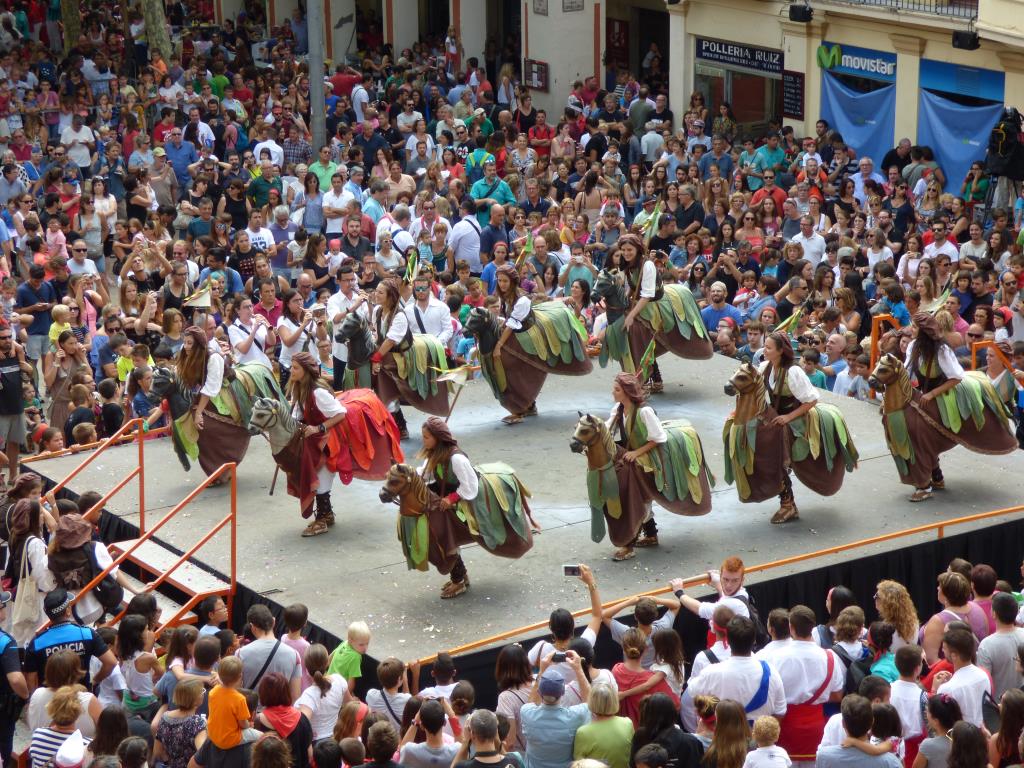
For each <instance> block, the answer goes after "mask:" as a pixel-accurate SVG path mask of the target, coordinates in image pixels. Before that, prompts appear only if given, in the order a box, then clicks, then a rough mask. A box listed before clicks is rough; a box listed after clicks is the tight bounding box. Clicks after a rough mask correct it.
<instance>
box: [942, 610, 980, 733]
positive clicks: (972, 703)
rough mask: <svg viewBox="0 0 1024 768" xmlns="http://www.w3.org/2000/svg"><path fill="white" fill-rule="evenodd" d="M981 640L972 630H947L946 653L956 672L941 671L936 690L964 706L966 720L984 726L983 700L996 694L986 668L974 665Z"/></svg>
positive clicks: (944, 649) (963, 712)
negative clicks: (985, 696) (978, 640)
mask: <svg viewBox="0 0 1024 768" xmlns="http://www.w3.org/2000/svg"><path fill="white" fill-rule="evenodd" d="M976 647H977V643H976V641H975V639H974V635H973V634H971V631H970V630H969V629H947V630H946V634H945V635H943V637H942V652H943V654H945V656H946V659H947V660H948V661H950V662H951V663H952V664H953V673H952V674H950V673H949V672H939V673H938V674H937V675H935V682H936V683H939V687H938V690H936V693H940V694H941V693H948V694H949V695H950V696H952V697H953V698H954V699H956V703H957V704H959V705H960V712H961V713H962V714H963V716H964V720H966V721H967V722H969V723H971V724H972V725H976V726H978V727H979V728H980V727H981V726H982V725H984V721H983V718H982V715H981V700H982V697H983V696H984V694H985V691H988V692H989V693H990V694H991V693H992V681H991V680H989V677H988V675H987V674H986V673H985V670H983V669H981V667H978V666H976V665H975V664H974V659H975V653H976Z"/></svg>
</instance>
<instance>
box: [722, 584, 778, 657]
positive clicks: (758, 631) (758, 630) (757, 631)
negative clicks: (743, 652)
mask: <svg viewBox="0 0 1024 768" xmlns="http://www.w3.org/2000/svg"><path fill="white" fill-rule="evenodd" d="M730 597H732V598H733V599H734V600H739V601H740V602H741V603H743V604H744V605H745V606H747V612H748V613H749V614H750V620H751V621H752V622H754V650H755V651H760V650H761V649H762V648H764V647H765V646H766V645H768V643H770V642H771V641H772V638H771V635H769V634H768V628H767V627H766V626H765V624H764V622H763V621H761V615H760V614H759V613H758V612H757V606H756V605H754V599H753V598H752V597H749V596H747V597H744V596H743V595H730Z"/></svg>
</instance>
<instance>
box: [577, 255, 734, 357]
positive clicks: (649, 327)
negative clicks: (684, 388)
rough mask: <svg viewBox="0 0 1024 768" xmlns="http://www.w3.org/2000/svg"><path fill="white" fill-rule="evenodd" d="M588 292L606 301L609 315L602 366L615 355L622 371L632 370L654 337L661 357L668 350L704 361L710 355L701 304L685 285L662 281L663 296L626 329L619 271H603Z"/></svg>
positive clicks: (623, 289)
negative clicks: (699, 305)
mask: <svg viewBox="0 0 1024 768" xmlns="http://www.w3.org/2000/svg"><path fill="white" fill-rule="evenodd" d="M591 296H592V298H593V300H594V301H598V300H601V299H603V300H604V303H605V309H606V311H607V316H608V329H607V330H606V331H605V335H604V343H603V344H602V345H601V355H600V358H599V360H600V363H601V367H602V368H603V367H605V366H606V365H608V361H609V360H615V361H617V362H618V363H619V365H621V366H622V370H624V371H626V372H627V373H636V371H637V366H638V365H639V363H640V359H641V357H642V356H643V354H644V351H645V350H646V349H647V345H648V344H650V342H651V339H654V340H655V341H656V342H657V347H656V348H655V354H656V355H657V356H659V357H660V356H661V355H663V354H665V353H666V352H671V353H672V354H674V355H678V356H679V357H682V358H685V359H687V360H708V359H710V358H711V355H712V354H714V347H713V346H712V343H711V337H710V336H709V335H708V332H707V329H706V328H705V327H704V321H703V320H702V319H701V316H700V308H699V307H698V306H697V302H696V301H694V299H693V294H691V293H690V289H689V288H687V287H686V286H685V285H680V284H676V283H671V284H668V285H665V286H664V287H663V289H662V295H661V298H659V299H654V300H651V301H649V302H648V303H647V305H646V306H645V307H644V308H643V309H642V310H640V314H639V315H637V318H636V322H634V323H633V325H632V326H631V327H630V329H629V330H628V331H627V330H626V315H627V314H629V311H630V308H631V307H632V303H631V301H630V296H629V293H628V289H627V286H626V279H625V276H624V275H623V273H622V272H620V271H619V270H616V269H612V270H608V269H603V270H601V272H600V273H599V274H598V276H597V279H596V281H595V282H594V287H593V289H592V291H591Z"/></svg>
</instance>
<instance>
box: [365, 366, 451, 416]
mask: <svg viewBox="0 0 1024 768" xmlns="http://www.w3.org/2000/svg"><path fill="white" fill-rule="evenodd" d="M377 394H378V395H379V397H380V399H381V401H382V402H383V403H384V404H385V405H390V404H391V403H393V402H396V401H400V402H402V403H403V404H405V403H407V404H408V405H411V406H412V407H413V408H415V409H416V410H417V411H423V412H424V413H429V414H431V415H432V416H447V415H448V385H447V384H446V383H445V382H441V383H439V384H438V385H437V393H436V394H433V395H429V396H427V397H425V398H424V397H420V395H419V393H418V392H417V391H416V390H415V389H413V388H412V387H411V386H410V385H409V382H408V381H406V380H405V379H403V378H401V377H400V376H399V375H398V363H396V362H395V356H394V355H393V354H387V355H385V356H384V359H383V360H381V363H380V373H379V374H378V375H377Z"/></svg>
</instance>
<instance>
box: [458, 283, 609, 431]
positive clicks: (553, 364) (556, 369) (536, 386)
mask: <svg viewBox="0 0 1024 768" xmlns="http://www.w3.org/2000/svg"><path fill="white" fill-rule="evenodd" d="M503 330H504V327H503V325H502V322H501V320H500V319H499V318H498V317H496V316H495V315H493V314H492V313H491V312H489V311H487V310H486V309H484V308H483V307H474V308H473V309H471V310H470V311H469V316H468V317H467V318H466V325H465V332H466V334H467V335H470V336H473V337H475V338H476V340H477V350H478V351H479V354H480V371H481V373H482V374H483V376H484V378H485V379H486V380H487V383H488V384H489V385H490V386H491V392H493V393H494V396H495V397H496V398H497V399H498V402H499V403H501V405H502V407H503V408H505V410H507V411H509V413H512V414H522V413H526V412H527V411H528V410H529V409H530V407H531V406H533V404H534V402H535V401H536V400H537V396H538V395H539V394H540V390H541V388H542V387H543V386H544V381H545V380H546V379H547V376H548V374H549V373H553V374H556V375H560V376H583V375H585V374H588V373H590V372H591V371H592V370H593V364H592V363H591V361H590V358H589V357H588V356H587V330H586V328H584V327H583V324H582V323H581V322H580V321H579V319H578V318H577V317H576V315H575V314H574V313H573V311H572V309H571V308H570V307H569V306H567V305H566V304H564V303H562V302H560V301H543V302H541V303H539V304H534V305H533V307H532V310H531V313H530V318H529V319H528V321H527V322H526V323H524V326H523V329H522V330H520V331H516V332H514V333H513V334H512V335H511V336H510V337H509V339H508V341H507V342H506V343H505V344H504V346H503V347H502V349H501V353H500V354H499V355H498V356H497V357H495V355H494V348H495V345H496V344H497V343H498V339H500V338H501V334H502V331H503Z"/></svg>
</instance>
